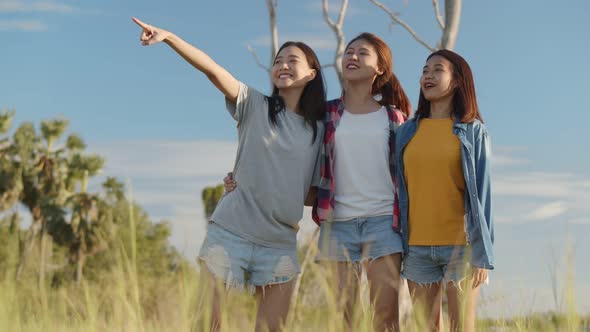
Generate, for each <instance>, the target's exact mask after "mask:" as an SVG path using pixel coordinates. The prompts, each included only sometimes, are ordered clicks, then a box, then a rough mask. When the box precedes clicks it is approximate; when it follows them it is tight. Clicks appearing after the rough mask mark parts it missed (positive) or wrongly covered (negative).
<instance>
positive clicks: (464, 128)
mask: <svg viewBox="0 0 590 332" xmlns="http://www.w3.org/2000/svg"><path fill="white" fill-rule="evenodd" d="M419 121H420V118H419V117H418V116H416V117H414V118H412V119H410V120H408V121H407V122H406V123H404V124H403V125H402V126H401V127H400V128H399V129H398V131H397V133H396V138H395V151H397V153H396V171H397V176H398V186H399V187H398V190H399V205H400V210H401V230H402V238H403V242H404V251H405V252H406V253H407V252H408V249H409V246H408V191H407V188H406V179H405V172H404V158H403V154H404V148H405V147H406V145H407V144H408V143H409V142H410V140H411V139H412V137H414V135H415V134H416V130H417V129H418V122H419ZM453 134H455V135H456V136H457V137H458V138H459V141H461V161H462V164H463V176H464V178H465V185H466V186H465V233H466V234H465V235H466V236H467V242H468V244H469V246H470V247H471V264H472V265H473V266H475V267H479V268H485V269H489V270H491V269H493V268H494V252H493V243H494V226H493V224H494V223H493V217H492V189H491V183H490V173H491V160H490V159H491V147H490V137H489V135H488V131H487V129H486V127H485V125H484V124H483V123H482V122H481V121H478V120H475V121H474V122H472V123H461V122H458V121H457V120H455V123H454V125H453Z"/></svg>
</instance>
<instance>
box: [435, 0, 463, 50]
mask: <svg viewBox="0 0 590 332" xmlns="http://www.w3.org/2000/svg"><path fill="white" fill-rule="evenodd" d="M461 1H462V0H446V1H445V29H444V30H443V35H442V38H441V41H440V44H441V48H444V49H447V50H452V49H453V48H455V42H456V41H457V34H458V33H459V22H460V20H461Z"/></svg>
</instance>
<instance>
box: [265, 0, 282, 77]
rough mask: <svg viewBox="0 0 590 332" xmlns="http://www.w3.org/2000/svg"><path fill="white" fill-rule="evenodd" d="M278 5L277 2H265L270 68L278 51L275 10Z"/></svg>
mask: <svg viewBox="0 0 590 332" xmlns="http://www.w3.org/2000/svg"><path fill="white" fill-rule="evenodd" d="M278 5H279V1H278V0H274V1H273V0H266V7H267V8H268V18H269V20H270V62H271V65H270V66H272V61H273V59H274V58H275V56H276V54H277V52H278V50H279V32H278V29H277V14H276V9H277V6H278Z"/></svg>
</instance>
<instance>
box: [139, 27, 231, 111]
mask: <svg viewBox="0 0 590 332" xmlns="http://www.w3.org/2000/svg"><path fill="white" fill-rule="evenodd" d="M133 22H135V23H136V24H137V25H139V26H140V27H141V28H142V32H141V38H140V40H141V43H142V45H146V46H147V45H153V44H156V43H159V42H165V43H166V44H168V45H169V46H170V47H171V48H172V49H173V50H175V51H176V53H178V54H179V55H180V56H181V57H183V58H184V59H185V60H186V61H187V62H188V63H190V64H191V65H192V66H193V67H195V68H197V69H198V70H199V71H201V72H203V74H205V75H206V76H207V78H209V80H210V81H211V82H212V83H213V84H214V85H215V86H216V87H217V88H218V89H219V91H221V93H223V94H224V95H225V97H226V98H227V99H228V100H229V101H231V102H232V103H235V102H236V100H237V97H238V91H239V86H240V85H239V82H238V80H236V79H235V77H233V76H232V75H231V74H230V73H229V72H228V71H227V70H225V68H223V67H221V66H220V65H218V64H217V63H216V62H215V61H213V59H211V57H209V56H208V55H207V54H206V53H205V52H203V51H201V50H200V49H198V48H196V47H194V46H192V45H191V44H189V43H187V42H186V41H184V40H182V39H181V38H180V37H178V36H176V35H175V34H173V33H172V32H170V31H166V30H164V29H160V28H157V27H155V26H153V25H149V24H147V23H144V22H142V21H140V20H138V19H137V18H135V17H133Z"/></svg>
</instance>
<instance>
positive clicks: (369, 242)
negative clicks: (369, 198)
mask: <svg viewBox="0 0 590 332" xmlns="http://www.w3.org/2000/svg"><path fill="white" fill-rule="evenodd" d="M392 223H393V216H391V215H387V216H377V217H361V218H354V219H350V220H345V221H332V222H324V223H322V225H321V227H320V238H319V243H318V248H319V254H318V257H317V258H316V260H318V261H322V260H328V261H336V262H346V261H350V262H354V263H358V262H361V261H363V260H365V259H368V260H373V259H377V258H380V257H384V256H388V255H391V254H397V253H401V252H402V251H403V247H402V238H401V236H400V234H399V233H397V232H395V231H394V230H393V227H392Z"/></svg>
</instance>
